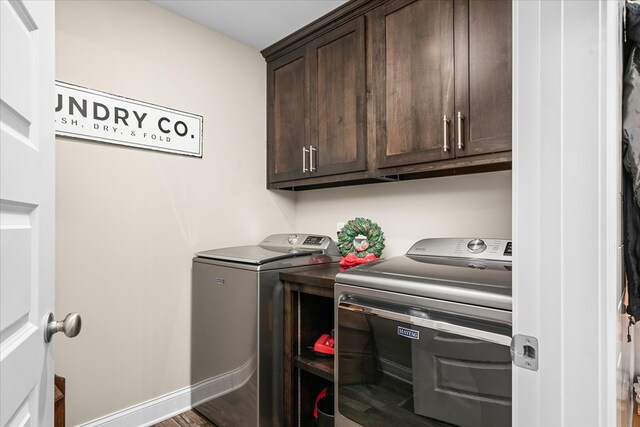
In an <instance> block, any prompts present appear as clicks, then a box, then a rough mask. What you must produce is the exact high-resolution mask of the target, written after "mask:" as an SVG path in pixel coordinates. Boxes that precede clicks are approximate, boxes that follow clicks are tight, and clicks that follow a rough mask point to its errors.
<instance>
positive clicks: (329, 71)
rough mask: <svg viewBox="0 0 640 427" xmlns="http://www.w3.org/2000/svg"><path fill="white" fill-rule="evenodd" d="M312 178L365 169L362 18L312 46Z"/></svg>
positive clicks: (323, 37) (336, 30) (313, 43)
mask: <svg viewBox="0 0 640 427" xmlns="http://www.w3.org/2000/svg"><path fill="white" fill-rule="evenodd" d="M310 53H311V54H310V58H309V64H310V69H311V72H310V83H311V97H310V107H309V111H310V117H311V139H310V141H309V145H310V148H309V150H310V157H312V159H311V161H310V162H309V169H310V172H309V173H310V176H323V175H334V174H340V173H346V172H356V171H362V170H365V169H366V166H367V164H366V163H367V158H366V145H365V143H366V141H365V137H366V125H367V123H366V104H365V89H366V82H365V79H364V78H363V77H364V75H365V51H364V17H363V16H361V17H359V18H357V19H354V20H352V21H350V22H348V23H346V24H344V25H342V26H340V27H338V28H336V29H335V30H333V31H331V32H329V33H327V34H325V35H323V36H322V37H319V38H317V39H315V40H314V41H313V42H311V45H310Z"/></svg>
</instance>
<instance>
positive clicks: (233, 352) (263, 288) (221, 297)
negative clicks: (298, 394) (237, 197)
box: [191, 234, 339, 427]
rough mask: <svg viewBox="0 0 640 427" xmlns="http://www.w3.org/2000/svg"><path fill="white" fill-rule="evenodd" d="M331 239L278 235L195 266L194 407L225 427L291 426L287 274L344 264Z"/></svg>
mask: <svg viewBox="0 0 640 427" xmlns="http://www.w3.org/2000/svg"><path fill="white" fill-rule="evenodd" d="M338 260H339V253H338V248H337V247H336V245H335V243H334V242H333V241H332V240H331V238H330V237H328V236H321V235H310V234H276V235H272V236H269V237H267V238H265V239H264V240H263V241H262V242H261V243H260V244H259V245H253V246H239V247H230V248H222V249H215V250H211V251H206V252H200V253H198V254H196V256H195V258H194V259H193V291H192V313H193V314H192V324H191V331H192V332H191V354H192V358H191V383H192V387H193V393H192V396H193V398H192V405H193V406H194V408H195V409H196V410H198V412H200V413H201V414H202V415H204V416H205V417H206V418H208V419H209V420H210V421H212V422H213V423H215V424H216V425H219V426H225V427H234V426H237V427H253V426H258V425H259V426H281V425H283V360H282V355H283V342H282V339H283V338H282V333H283V311H282V310H283V302H282V283H281V282H280V279H279V273H280V271H283V270H288V269H298V268H308V267H309V266H312V265H316V264H325V263H331V262H337V261H338Z"/></svg>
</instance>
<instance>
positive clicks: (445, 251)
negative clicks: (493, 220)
mask: <svg viewBox="0 0 640 427" xmlns="http://www.w3.org/2000/svg"><path fill="white" fill-rule="evenodd" d="M407 255H413V256H432V257H450V258H472V259H486V260H493V261H507V262H511V261H512V258H513V243H512V241H511V240H506V239H480V238H450V239H449V238H445V239H423V240H420V241H418V242H416V243H415V244H414V245H413V246H412V247H411V249H409V251H408V252H407Z"/></svg>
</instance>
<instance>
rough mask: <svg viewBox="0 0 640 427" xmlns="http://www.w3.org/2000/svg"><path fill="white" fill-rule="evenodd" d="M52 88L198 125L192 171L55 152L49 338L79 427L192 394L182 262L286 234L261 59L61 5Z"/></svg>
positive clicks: (201, 32) (171, 161)
mask: <svg viewBox="0 0 640 427" xmlns="http://www.w3.org/2000/svg"><path fill="white" fill-rule="evenodd" d="M56 15H57V16H56V56H57V69H56V78H57V79H59V80H63V81H66V82H69V83H74V84H78V85H82V86H86V87H89V88H93V89H98V90H103V91H107V92H111V93H115V94H118V95H122V96H126V97H131V98H134V99H139V100H143V101H148V102H151V103H155V104H159V105H163V106H167V107H171V108H175V109H179V110H184V111H189V112H193V113H196V114H201V115H202V116H203V117H204V157H203V158H202V159H196V158H190V157H185V156H178V155H172V154H163V153H157V152H152V151H148V150H139V149H130V148H125V147H120V146H113V145H107V144H97V143H89V142H79V141H74V140H67V139H62V138H58V140H57V183H56V188H57V248H56V249H57V254H56V259H57V265H56V266H57V273H56V279H57V289H56V291H57V298H56V299H57V304H56V312H57V313H58V316H63V315H64V313H67V312H69V311H77V312H79V313H81V314H82V319H83V323H84V325H83V330H82V333H81V334H80V335H79V336H78V337H77V338H75V339H73V340H70V339H63V338H59V339H56V344H55V345H56V372H57V373H58V374H59V375H62V376H64V377H66V378H67V414H68V415H67V421H68V425H76V424H78V423H83V422H86V421H89V420H92V419H95V418H97V417H100V416H103V415H106V414H109V413H112V412H114V411H118V410H121V409H124V408H126V407H128V406H131V405H134V404H137V403H140V402H144V401H146V400H149V399H152V398H155V397H158V396H160V395H162V394H165V393H168V392H171V391H174V390H177V389H179V388H181V387H185V386H187V385H189V380H190V372H189V370H190V363H189V361H190V353H189V347H190V343H189V335H190V333H189V331H190V321H191V318H190V315H191V313H190V305H191V301H190V298H191V280H190V270H191V258H192V256H193V254H194V253H195V252H197V251H200V250H205V249H211V248H213V247H220V246H227V245H237V244H251V243H255V242H257V241H259V239H261V238H262V237H264V236H265V235H266V234H268V233H271V232H288V231H290V230H292V229H293V228H294V222H293V221H294V217H295V211H294V209H295V206H294V196H293V195H291V194H289V193H275V192H269V191H267V190H266V189H265V154H264V153H265V139H266V129H265V117H266V112H265V104H266V101H265V96H266V95H265V93H266V92H265V90H266V89H265V63H264V60H263V59H262V57H261V56H260V53H259V52H258V51H256V50H254V49H251V48H249V47H247V46H244V45H242V44H239V43H237V42H234V41H232V40H230V39H228V38H226V37H224V36H222V35H219V34H216V33H214V32H212V31H210V30H207V29H205V28H204V27H201V26H199V25H197V24H194V23H192V22H190V21H187V20H185V19H183V18H180V17H178V16H177V15H174V14H173V13H171V12H168V11H166V10H164V9H162V8H160V7H158V6H155V5H153V4H151V3H148V2H146V1H143V2H138V1H133V2H130V1H104V2H99V1H87V2H81V1H69V2H67V1H57V2H56Z"/></svg>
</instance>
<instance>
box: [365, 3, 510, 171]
mask: <svg viewBox="0 0 640 427" xmlns="http://www.w3.org/2000/svg"><path fill="white" fill-rule="evenodd" d="M371 17H372V32H373V35H372V36H373V46H374V54H373V57H372V60H373V75H372V79H373V83H374V84H373V87H374V91H375V99H376V114H377V121H376V126H377V129H376V139H377V142H376V146H377V165H378V167H379V168H380V169H381V172H380V173H381V174H388V173H389V172H387V171H388V170H391V172H390V173H392V174H402V173H417V172H420V171H428V170H434V169H451V170H452V172H453V170H454V169H460V168H464V167H469V166H478V165H481V164H485V165H489V167H490V168H496V165H498V164H502V165H505V164H507V163H508V162H509V161H510V153H509V154H508V155H504V154H498V155H495V154H497V153H504V152H509V151H510V150H511V94H512V93H511V45H512V42H511V1H510V0H508V1H507V0H471V1H469V0H453V1H452V0H431V1H427V0H391V1H389V2H387V3H385V4H383V5H382V6H380V7H378V8H377V9H375V10H374V11H373V12H371ZM478 155H485V156H484V157H482V158H474V159H470V160H463V159H464V158H466V157H468V156H478ZM489 155H494V156H489ZM447 160H448V161H447ZM443 161H444V162H443ZM417 165H422V166H417ZM507 166H510V165H507ZM389 168H391V169H389ZM485 169H486V168H485ZM478 170H483V169H482V168H478Z"/></svg>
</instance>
